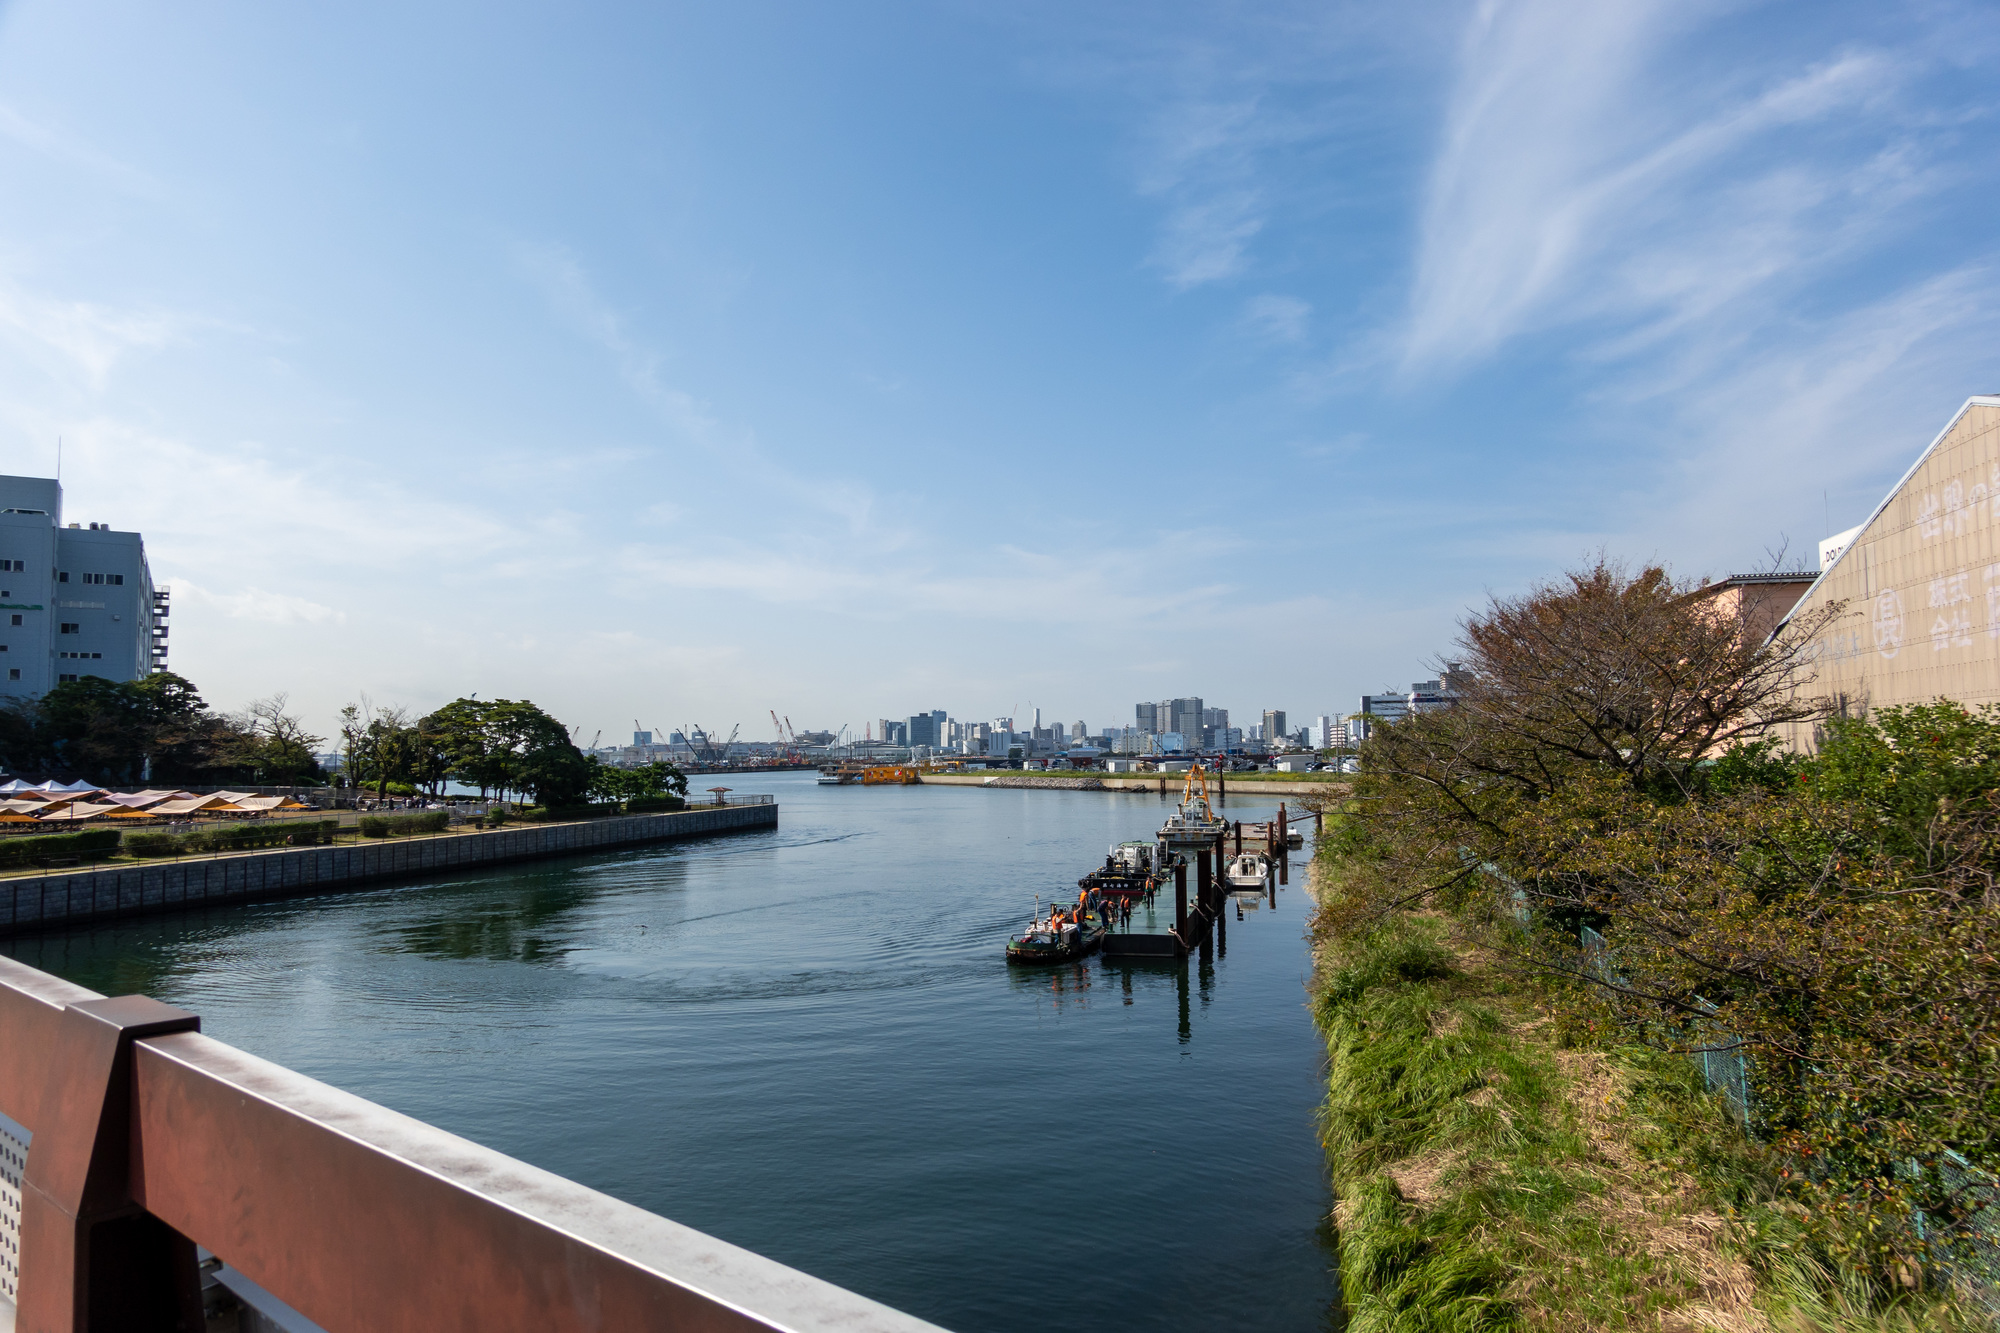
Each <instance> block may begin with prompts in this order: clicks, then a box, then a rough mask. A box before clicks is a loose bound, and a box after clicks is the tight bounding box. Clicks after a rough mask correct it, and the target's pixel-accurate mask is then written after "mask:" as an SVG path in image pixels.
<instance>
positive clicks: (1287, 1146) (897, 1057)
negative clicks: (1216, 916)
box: [4, 774, 1335, 1333]
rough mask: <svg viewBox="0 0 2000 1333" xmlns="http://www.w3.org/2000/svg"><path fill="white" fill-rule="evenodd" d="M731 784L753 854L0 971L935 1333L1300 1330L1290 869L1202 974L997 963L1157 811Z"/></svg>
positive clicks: (469, 886) (472, 880) (342, 913)
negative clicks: (1031, 918) (748, 1254)
mask: <svg viewBox="0 0 2000 1333" xmlns="http://www.w3.org/2000/svg"><path fill="white" fill-rule="evenodd" d="M734 785H736V786H738V787H739V788H742V789H745V790H758V791H764V790H769V791H772V792H775V793H776V794H777V796H778V799H779V801H780V803H781V809H780V822H781V827H780V829H779V830H778V831H777V832H775V833H758V834H746V835H739V836H736V837H733V838H729V839H724V840H717V841H711V842H702V843H692V844H681V845H676V846H669V847H665V848H658V849H649V850H642V851H632V852H626V853H618V854H612V855H609V856H602V857H595V858H587V859H586V858H579V859H575V860H565V861H559V862H544V863H541V864H539V865H535V866H531V867H529V868H526V869H512V870H496V871H489V872H486V873H483V874H477V875H466V876H455V877H450V878H438V879H433V880H425V881H420V882H416V883H412V884H408V885H403V886H399V887H394V888H386V889H377V890H374V891H371V892H366V893H355V894H350V895H345V896H341V897H335V898H320V899H308V900H293V901H290V902H284V903H276V904H272V905H269V906H260V907H243V908H235V909H226V910H212V911H208V912H202V913H190V914H186V915H179V916H167V917H156V918H152V919H149V920H145V921H141V922H136V923H133V924H129V925H124V926H119V927H115V928H109V927H107V928H99V929H95V930H87V931H77V932H74V933H71V934H67V935H51V936H44V937H37V938H32V939H23V940H14V941H10V942H7V943H6V944H5V946H4V947H5V948H6V949H7V951H8V952H10V953H12V954H13V955H14V956H15V957H18V958H20V959H21V960H22V961H24V962H27V963H30V964H32V965H34V966H37V967H41V968H45V969H47V970H49V971H52V972H57V973H60V974H61V975H63V976H66V977H68V978H70V979H71V980H73V981H76V982H78V983H80V984H82V985H85V986H89V987H91V988H93V989H95V990H99V991H104V992H108V993H113V994H119V993H126V992H132V991H143V992H146V993H148V994H151V995H155V996H158V997H159V998H161V999H164V1000H168V1001H171V1002H172V1003H174V1004H178V1005H182V1006H185V1007H187V1008H189V1009H193V1010H195V1011H196V1012H198V1013H200V1014H201V1015H202V1021H203V1027H204V1030H205V1031H207V1032H209V1033H210V1034H211V1035H213V1036H216V1037H219V1038H221V1039H222V1040H224V1041H228V1042H231V1043H234V1044H235V1045H238V1046H241V1047H244V1048H246V1049H248V1050H250V1051H254V1052H256V1053H257V1054H259V1055H262V1056H265V1057H266V1058H268V1059H271V1060H276V1061H279V1062H281V1063H283V1064H286V1065H289V1066H291V1067H293V1068H295V1069H298V1070H301V1071H303V1072H305V1073H308V1074H311V1075H313V1076H314V1077H317V1078H321V1079H324V1080H326V1081H327V1082H330V1083H334V1084H337V1085H339V1086H341V1087H343V1088H347V1089H349V1090H351V1091H354V1092H357V1093H359V1094H361V1095H363V1096H365V1097H369V1098H372V1099H373V1100H375V1101H379V1102H382V1103H384V1104H385V1105H388V1106H391V1107H394V1108H395V1109H397V1110H399V1111H403V1112H406V1113H408V1114H410V1115H414V1116H418V1117H421V1118H422V1119H424V1120H428V1121H430V1122H431V1123H433V1124H436V1125H439V1126H442V1127H444V1128H446V1129H449V1130H451V1131H453V1132H454V1133H458V1134H462V1135H465V1136H466V1137H468V1138H471V1139H475V1140H477V1141H479V1142H481V1143H484V1144H488V1145H490V1146H492V1147H495V1148H498V1149H500V1150H501V1151H503V1152H507V1153H510V1154H513V1155H514V1156H517V1157H521V1158H524V1159H526V1160H527V1161H530V1162H533V1163H535V1164H536V1165H538V1166H542V1167H546V1168H548V1169H549V1170H552V1171H557V1172H560V1173H561V1174H563V1175H565V1176H569V1177H571V1178H573V1179H576V1180H579V1181H582V1182H584V1183H586V1184H589V1185H592V1186H594V1187H596V1188H598V1189H601V1190H605V1191H607V1192H608V1193H611V1194H614V1195H617V1196H618V1197H620V1198H623V1199H626V1200H629V1201H630V1202H632V1203H635V1204H638V1205H640V1206H641V1207H644V1208H648V1209H651V1210H653V1211H655V1212H659V1213H663V1214H665V1215H667V1216H669V1217H672V1218H674V1219H676V1220H678V1221H681V1222H685V1223H687V1224H689V1225H691V1226H695V1227H699V1228H701V1229H702V1230H704V1231H708V1232H711V1233H713V1234H715V1235H717V1236H720V1237H722V1238H724V1239H726V1240H729V1241H733V1242H735V1243H736V1244H739V1245H744V1246H747V1247H749V1248H750V1249H753V1250H757V1251H759V1252H761V1253H763V1254H767V1255H770V1256H771V1257H773V1258H776V1259H779V1260H782V1261H783V1262H785V1263H788V1264H793V1265H796V1266H797V1267H799V1268H803V1269H805V1270H806V1271H808V1272H811V1273H815V1274H818V1275H819V1276H821V1277H825V1278H828V1279H830V1280H832V1281H834V1282H838V1283H840V1284H842V1285H844V1286H847V1287H851V1288H853V1289H855V1290H857V1291H860V1292H863V1293H865V1294H867V1295H869V1296H873V1297H875V1298H876V1299H878V1300H882V1301H886V1302H888V1303H889V1304H891V1305H895V1306H898V1307H901V1308H903V1309H906V1310H909V1311H911V1312H912V1313H915V1314H918V1315H922V1316H924V1317H925V1318H928V1319H932V1320H936V1321H937V1322H939V1323H941V1324H944V1325H946V1326H947V1327H949V1328H953V1329H959V1330H966V1331H968V1333H970V1331H971V1330H986V1329H991V1330H1014V1329H1020V1328H1023V1327H1027V1326H1030V1325H1032V1326H1035V1327H1038V1328H1043V1329H1079V1330H1082V1329H1103V1328H1113V1327H1123V1328H1149V1329H1150V1328H1160V1329H1202V1330H1208V1329H1214V1328H1217V1327H1229V1328H1244V1329H1251V1328H1256V1329H1313V1328H1318V1327H1322V1326H1324V1325H1325V1324H1326V1323H1327V1321H1328V1311H1329V1307H1330V1306H1331V1304H1332V1302H1333V1299H1334V1295H1335V1290H1334V1278H1333V1275H1332V1272H1331V1266H1330V1256H1329V1254H1328V1252H1327V1250H1326V1249H1325V1248H1323V1246H1322V1244H1321V1242H1320V1240H1319V1235H1318V1225H1319V1222H1320V1220H1321V1218H1322V1217H1323V1215H1324V1214H1325V1213H1326V1211H1327V1209H1328V1208H1329V1207H1330V1200H1329V1197H1328V1192H1327V1188H1326V1185H1325V1183H1324V1179H1325V1178H1324V1173H1323V1170H1322V1167H1321V1162H1320V1156H1319V1149H1318V1147H1317V1144H1316V1143H1315V1141H1314V1138H1313V1123H1312V1117H1313V1111H1314V1108H1315V1106H1316V1105H1317V1103H1318V1101H1319V1097H1320V1082H1319V1080H1320V1046H1319V1043H1318V1042H1317V1040H1316V1038H1315V1036H1314V1033H1313V1029H1312V1025H1311V1021H1310V1019H1309V1017H1308V1015H1307V1012H1306V1009H1305V998H1306V997H1305V990H1304V983H1305V980H1306V973H1307V969H1308V965H1309V964H1308V958H1307V952H1306V947H1305V943H1304V940H1303V928H1304V924H1305V912H1306V897H1305V893H1304V890H1303V887H1302V879H1301V878H1299V877H1295V878H1294V883H1293V885H1292V886H1291V887H1290V888H1289V889H1286V890H1284V891H1281V893H1280V895H1279V899H1278V907H1277V910H1276V911H1275V912H1273V911H1271V910H1270V909H1269V908H1268V907H1266V908H1264V909H1263V910H1261V911H1252V912H1249V913H1247V914H1246V917H1245V919H1244V920H1242V921H1240V922H1239V921H1237V920H1236V919H1235V917H1234V913H1233V912H1232V913H1231V915H1230V918H1229V920H1228V942H1227V947H1226V949H1224V950H1213V949H1211V950H1210V951H1209V957H1208V958H1207V960H1206V961H1203V960H1202V959H1190V960H1189V961H1188V963H1187V964H1185V965H1168V964H1160V963H1154V964H1148V965H1135V966H1112V965H1110V964H1108V963H1106V962H1104V961H1103V960H1099V959H1093V960H1091V961H1090V962H1088V963H1087V964H1083V965H1078V966H1074V967H1070V968H1066V969H1063V970H1061V971H1059V972H1054V973H1051V972H1046V971H1045V972H1036V973H1023V972H1020V971H1018V970H1016V971H1011V972H1010V971H1009V969H1008V967H1007V965H1006V964H1005V962H1004V961H1003V959H1002V954H1001V948H1002V945H1003V943H1004V941H1005V937H1006V934H1007V932H1008V930H1009V928H1011V927H1016V926H1018V925H1019V924H1020V923H1021V922H1022V921H1024V920H1025V919H1026V917H1027V914H1028V912H1029V910H1030V908H1031V900H1030V894H1031V893H1033V892H1036V891H1040V892H1041V893H1042V895H1043V898H1044V901H1046V899H1047V897H1048V895H1049V893H1050V892H1051V891H1052V890H1053V891H1055V892H1058V893H1061V894H1063V895H1064V896H1065V897H1069V896H1073V895H1074V892H1075V888H1074V885H1075V880H1076V877H1077V876H1078V875H1079V874H1081V873H1082V872H1083V871H1084V870H1086V869H1088V868H1089V866H1090V864H1091V863H1092V862H1093V860H1098V861H1101V859H1102V857H1103V854H1104V849H1105V846H1106V845H1107V844H1109V843H1111V842H1114V841H1118V840H1121V839H1124V838H1133V837H1148V836H1150V835H1151V834H1152V832H1153V831H1154V830H1155V829H1157V828H1158V827H1159V824H1160V821H1161V819H1162V817H1163V816H1164V814H1165V813H1166V811H1167V809H1168V806H1167V805H1166V804H1164V803H1163V802H1162V801H1161V799H1160V798H1159V797H1157V796H1146V795H1137V794H1132V795H1100V794H1088V793H1072V792H1048V791H1012V790H1010V791H979V790H973V789H968V788H953V787H896V788H866V789H864V788H853V787H847V788H822V787H818V786H815V785H813V782H812V775H811V774H782V775H774V776H772V777H768V778H757V779H745V780H738V781H737V782H736V783H735V784H734ZM1271 808H1272V803H1269V802H1259V801H1239V800H1236V799H1234V798H1232V799H1231V801H1230V803H1229V806H1228V814H1229V816H1230V817H1231V818H1241V819H1262V818H1265V817H1266V816H1267V814H1268V813H1269V811H1270V810H1271Z"/></svg>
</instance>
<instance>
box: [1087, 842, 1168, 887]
mask: <svg viewBox="0 0 2000 1333" xmlns="http://www.w3.org/2000/svg"><path fill="white" fill-rule="evenodd" d="M1157 851H1158V849H1157V848H1155V847H1154V846H1153V844H1152V843H1150V842H1121V843H1118V844H1116V845H1114V846H1113V847H1112V848H1111V850H1110V851H1109V852H1107V853H1106V854H1105V857H1104V865H1103V866H1102V867H1101V868H1099V869H1097V870H1093V871H1091V872H1090V873H1089V874H1087V875H1085V876H1084V877H1083V878H1082V879H1080V880H1078V881H1077V882H1076V884H1077V887H1078V888H1080V889H1083V890H1085V891H1089V890H1091V889H1095V890H1096V891H1097V892H1099V893H1101V894H1103V895H1104V896H1105V897H1107V898H1144V897H1146V896H1147V895H1148V894H1150V893H1152V892H1153V891H1154V890H1156V889H1158V888H1159V887H1160V884H1161V874H1162V871H1161V870H1160V868H1159V861H1158V858H1157V855H1156V853H1157Z"/></svg>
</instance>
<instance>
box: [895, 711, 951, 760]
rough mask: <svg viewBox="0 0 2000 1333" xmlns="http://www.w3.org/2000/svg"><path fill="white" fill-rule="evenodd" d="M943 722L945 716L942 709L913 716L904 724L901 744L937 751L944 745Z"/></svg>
mask: <svg viewBox="0 0 2000 1333" xmlns="http://www.w3.org/2000/svg"><path fill="white" fill-rule="evenodd" d="M945 721H946V716H945V712H944V710H943V709H936V710H933V711H932V712H928V713H916V714H913V715H912V716H911V717H910V719H909V721H908V723H907V724H905V727H904V731H903V735H904V737H905V739H904V741H903V744H905V745H928V746H930V747H931V748H932V749H934V750H935V749H937V748H938V747H939V746H941V745H943V744H944V724H945Z"/></svg>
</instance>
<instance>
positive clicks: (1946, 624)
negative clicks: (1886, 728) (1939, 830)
mask: <svg viewBox="0 0 2000 1333" xmlns="http://www.w3.org/2000/svg"><path fill="white" fill-rule="evenodd" d="M1843 536H1847V537H1848V538H1849V539H1848V540H1847V541H1846V543H1845V546H1844V549H1841V550H1839V552H1838V553H1837V554H1834V555H1833V556H1832V559H1831V561H1830V562H1829V563H1827V564H1826V567H1825V568H1824V569H1822V570H1821V571H1820V575H1819V578H1818V579H1817V580H1816V581H1814V583H1813V584H1812V586H1811V587H1810V588H1809V589H1808V590H1807V591H1806V593H1805V595H1804V596H1803V597H1801V598H1800V599H1799V602H1798V605H1797V606H1796V607H1794V608H1793V610H1792V612H1791V615H1790V617H1788V619H1796V618H1798V617H1800V616H1803V615H1807V614H1809V613H1810V612H1812V611H1815V610H1817V609H1819V608H1821V607H1825V606H1827V605H1829V604H1831V603H1835V602H1842V603H1845V606H1844V609H1843V610H1842V612H1841V614H1840V615H1839V616H1837V617H1836V618H1835V619H1834V620H1833V621H1832V622H1831V623H1830V624H1828V625H1827V626H1826V628H1825V629H1824V630H1822V631H1821V632H1820V634H1819V635H1818V637H1817V639H1816V642H1815V654H1814V657H1815V662H1816V669H1817V672H1818V679H1817V680H1816V681H1815V682H1814V683H1813V685H1812V687H1811V688H1812V691H1813V693H1815V694H1826V695H1832V696H1834V697H1836V698H1840V699H1842V700H1844V701H1845V702H1846V703H1847V705H1848V706H1849V707H1850V708H1851V709H1858V708H1868V709H1876V708H1883V707H1887V706H1890V705H1894V704H1908V703H1925V702H1929V701H1930V700H1932V699H1936V698H1938V697H1939V696H1943V697H1945V698H1948V699H1956V700H1958V701H1959V702H1961V703H1963V704H1965V705H1967V706H1968V707H1973V708H1976V707H1978V706H1979V705H1981V704H1986V703H1993V702H2000V397H1984V396H1982V397H1977V398H1969V399H1967V400H1966V402H1965V406H1964V407H1961V408H1960V409H1959V410H1958V414H1957V415H1956V416H1954V417H1953V418H1952V420H1951V423H1950V424H1949V425H1947V426H1946V427H1945V428H1944V430H1943V431H1942V432H1941V433H1940V434H1939V435H1938V437H1937V438H1936V439H1935V440H1933V441H1931V444H1930V447H1929V448H1928V449H1925V450H1924V452H1923V453H1922V454H1921V455H1920V456H1919V457H1918V458H1917V461H1916V462H1915V464H1913V465H1912V466H1911V468H1910V470H1909V471H1908V472H1907V473H1905V474H1904V476H1903V479H1902V480H1901V481H1900V482H1898V483H1897V484H1896V486H1895V487H1894V488H1893V489H1892V490H1890V492H1889V494H1888V496H1887V497H1886V498H1885V499H1884V500H1883V501H1882V503H1881V504H1880V505H1878V506H1876V508H1875V512H1874V513H1872V514H1870V515H1869V516H1868V520H1867V522H1865V523H1863V524H1862V525H1861V526H1860V527H1859V528H1857V529H1855V530H1854V532H1853V533H1852V534H1851V535H1850V534H1843ZM1833 540H1834V541H1838V540H1839V539H1837V538H1836V539H1833Z"/></svg>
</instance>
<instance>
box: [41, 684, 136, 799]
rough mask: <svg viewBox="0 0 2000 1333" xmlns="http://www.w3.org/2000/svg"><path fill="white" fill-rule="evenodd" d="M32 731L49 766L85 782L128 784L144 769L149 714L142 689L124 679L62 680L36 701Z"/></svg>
mask: <svg viewBox="0 0 2000 1333" xmlns="http://www.w3.org/2000/svg"><path fill="white" fill-rule="evenodd" d="M37 713H38V715H39V726H38V730H39V731H40V733H41V736H42V739H43V743H44V744H43V749H44V753H45V754H46V755H47V756H48V757H50V758H51V759H52V760H53V761H54V762H53V765H52V766H53V767H57V768H63V769H73V770H75V771H76V772H78V773H81V774H83V775H84V776H85V777H86V778H87V779H88V780H89V781H92V782H102V783H130V782H134V781H136V780H137V779H138V777H139V775H140V773H141V772H142V771H143V770H144V768H145V763H146V754H147V752H148V751H149V750H150V749H151V748H152V742H153V729H154V723H155V716H154V713H153V708H152V701H151V699H150V698H149V697H148V695H147V694H145V693H144V692H142V691H141V690H139V689H138V688H137V687H136V685H135V684H134V683H132V682H128V681H111V680H105V679H104V678H103V677H101V676H84V677H82V678H81V679H78V680H67V681H64V682H62V683H61V684H59V685H57V686H56V687H55V688H54V689H52V690H50V691H49V692H48V693H47V694H45V695H43V696H42V697H41V699H40V701H39V702H38V704H37Z"/></svg>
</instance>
